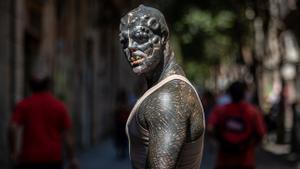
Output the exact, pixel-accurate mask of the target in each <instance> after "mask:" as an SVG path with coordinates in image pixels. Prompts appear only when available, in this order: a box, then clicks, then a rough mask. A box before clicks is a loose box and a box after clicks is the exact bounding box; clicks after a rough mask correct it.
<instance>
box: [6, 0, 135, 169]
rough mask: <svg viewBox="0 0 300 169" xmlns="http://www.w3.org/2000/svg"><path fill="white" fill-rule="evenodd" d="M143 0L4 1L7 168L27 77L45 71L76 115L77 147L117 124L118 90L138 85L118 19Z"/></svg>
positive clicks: (54, 89) (54, 87)
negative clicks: (10, 128)
mask: <svg viewBox="0 0 300 169" xmlns="http://www.w3.org/2000/svg"><path fill="white" fill-rule="evenodd" d="M136 5H137V1H134V0H127V1H119V0H113V1H110V0H102V1H98V0H1V2H0V25H1V28H0V37H1V38H0V54H1V55H0V77H1V80H0V150H1V151H0V168H3V169H4V168H5V166H7V165H8V150H7V141H6V129H7V124H8V120H9V116H10V114H11V112H12V111H13V107H14V105H15V104H16V103H17V102H18V101H19V100H20V99H22V98H24V97H26V96H28V95H29V94H30V92H29V87H28V80H29V78H30V76H31V75H32V74H34V73H41V72H45V73H46V74H49V75H50V76H51V77H52V78H53V84H54V85H53V91H54V93H55V94H56V95H57V96H58V97H59V98H60V99H61V100H63V101H64V102H65V103H66V105H67V106H68V108H69V109H70V113H71V115H72V118H73V120H74V127H75V129H74V130H75V133H76V136H77V141H78V145H80V146H81V147H83V148H85V147H89V146H90V145H92V144H93V143H96V142H98V141H99V140H101V139H102V138H103V137H104V136H106V135H107V134H109V132H110V131H111V130H112V126H113V114H112V111H113V109H114V101H115V94H116V91H117V90H118V89H119V88H125V89H126V90H127V91H128V92H133V91H134V90H135V86H136V85H137V84H139V83H138V82H139V81H140V79H137V78H136V77H135V76H134V75H133V74H132V73H131V70H130V69H129V66H128V65H127V61H126V60H125V58H124V57H123V54H122V53H121V50H120V46H119V39H118V38H119V37H118V29H119V20H120V18H121V16H122V15H123V14H124V13H125V12H126V11H127V10H128V9H130V8H132V7H134V6H136Z"/></svg>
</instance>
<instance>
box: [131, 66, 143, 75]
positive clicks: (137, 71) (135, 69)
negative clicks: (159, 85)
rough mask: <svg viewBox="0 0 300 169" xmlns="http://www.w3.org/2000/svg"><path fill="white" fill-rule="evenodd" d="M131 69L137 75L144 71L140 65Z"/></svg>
mask: <svg viewBox="0 0 300 169" xmlns="http://www.w3.org/2000/svg"><path fill="white" fill-rule="evenodd" d="M132 70H133V73H134V74H136V75H138V76H142V75H144V74H145V73H146V70H145V68H144V67H142V66H138V67H134V68H132Z"/></svg>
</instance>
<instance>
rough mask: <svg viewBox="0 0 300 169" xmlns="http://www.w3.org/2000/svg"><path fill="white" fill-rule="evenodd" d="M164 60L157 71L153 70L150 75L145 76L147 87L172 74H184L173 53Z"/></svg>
mask: <svg viewBox="0 0 300 169" xmlns="http://www.w3.org/2000/svg"><path fill="white" fill-rule="evenodd" d="M165 60H166V62H165V63H162V64H161V66H160V68H159V69H157V71H156V72H154V73H153V74H152V76H146V80H147V85H148V88H150V87H152V86H153V85H155V84H157V83H158V82H160V81H162V80H163V79H165V78H166V77H168V76H170V75H173V74H178V75H183V76H185V74H184V72H183V70H182V68H181V66H179V65H178V64H177V63H176V61H175V58H174V56H173V55H172V56H169V58H168V59H165Z"/></svg>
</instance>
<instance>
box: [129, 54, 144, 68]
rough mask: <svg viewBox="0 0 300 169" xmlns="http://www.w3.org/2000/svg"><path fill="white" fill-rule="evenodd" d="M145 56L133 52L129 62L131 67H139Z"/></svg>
mask: <svg viewBox="0 0 300 169" xmlns="http://www.w3.org/2000/svg"><path fill="white" fill-rule="evenodd" d="M145 57H146V54H145V53H144V52H141V51H134V52H132V53H131V55H130V58H129V62H130V64H131V66H133V67H136V66H138V65H141V64H142V63H143V61H144V60H145Z"/></svg>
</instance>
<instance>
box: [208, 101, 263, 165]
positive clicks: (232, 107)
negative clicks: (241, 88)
mask: <svg viewBox="0 0 300 169" xmlns="http://www.w3.org/2000/svg"><path fill="white" fill-rule="evenodd" d="M241 109H242V110H243V112H242V113H245V116H246V119H249V122H251V123H252V126H253V129H254V132H255V134H256V136H258V137H260V138H262V137H263V136H264V135H265V133H266V127H265V124H264V121H263V117H262V114H261V113H260V112H259V111H258V110H257V109H256V108H255V107H254V106H252V105H251V104H249V103H246V102H241V103H230V104H227V105H224V106H219V107H217V108H215V109H214V110H213V111H212V113H211V116H210V117H209V120H208V125H210V126H212V127H213V128H215V127H216V126H217V124H218V123H220V120H221V117H223V116H222V113H226V114H227V115H234V114H237V113H239V112H238V111H240V110H241ZM217 166H218V167H225V166H243V167H255V144H250V145H248V147H247V148H246V150H245V152H243V153H242V154H239V155H238V156H237V155H233V154H228V153H226V152H223V151H219V152H218V159H217Z"/></svg>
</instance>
